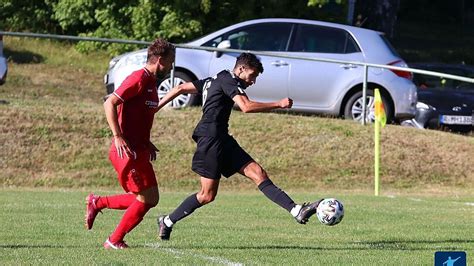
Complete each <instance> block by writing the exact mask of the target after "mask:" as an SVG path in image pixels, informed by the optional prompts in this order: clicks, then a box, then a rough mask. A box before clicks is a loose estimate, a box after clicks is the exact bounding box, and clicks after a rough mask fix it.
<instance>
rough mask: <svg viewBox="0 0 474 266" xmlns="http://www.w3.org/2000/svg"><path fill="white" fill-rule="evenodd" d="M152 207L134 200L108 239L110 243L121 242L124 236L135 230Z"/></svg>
mask: <svg viewBox="0 0 474 266" xmlns="http://www.w3.org/2000/svg"><path fill="white" fill-rule="evenodd" d="M152 207H154V206H153V205H149V204H145V203H143V202H141V201H138V200H135V201H134V202H133V203H132V204H131V205H130V207H128V208H127V210H126V211H125V213H124V215H123V217H122V220H120V223H119V224H118V225H117V228H115V231H114V232H113V233H112V235H111V236H110V237H109V240H110V242H112V243H117V242H119V241H122V240H123V238H124V237H125V234H127V233H129V232H130V231H132V230H133V228H135V226H137V225H138V224H139V223H140V222H141V221H142V220H143V217H144V216H145V214H146V213H147V212H148V210H149V209H151V208H152Z"/></svg>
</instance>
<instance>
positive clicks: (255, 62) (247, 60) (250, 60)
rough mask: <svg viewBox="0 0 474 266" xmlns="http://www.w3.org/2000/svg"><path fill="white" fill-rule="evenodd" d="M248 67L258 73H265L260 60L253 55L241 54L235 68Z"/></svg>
mask: <svg viewBox="0 0 474 266" xmlns="http://www.w3.org/2000/svg"><path fill="white" fill-rule="evenodd" d="M239 65H241V66H246V67H250V68H253V69H255V70H258V72H260V73H263V66H262V63H261V62H260V59H258V57H257V56H256V55H254V54H252V53H241V54H240V55H239V57H237V61H236V62H235V67H237V66H239Z"/></svg>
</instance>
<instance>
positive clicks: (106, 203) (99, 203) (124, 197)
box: [85, 193, 136, 230]
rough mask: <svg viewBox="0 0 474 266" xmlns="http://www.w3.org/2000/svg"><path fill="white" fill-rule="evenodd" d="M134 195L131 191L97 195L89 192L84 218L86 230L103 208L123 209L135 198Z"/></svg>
mask: <svg viewBox="0 0 474 266" xmlns="http://www.w3.org/2000/svg"><path fill="white" fill-rule="evenodd" d="M135 198H136V195H135V194H133V193H126V194H119V195H112V196H97V195H94V194H93V193H90V194H89V195H88V196H87V197H86V218H85V225H86V228H87V229H88V230H91V229H92V226H93V225H94V221H95V218H96V217H97V214H99V212H102V210H103V209H115V210H125V209H127V208H128V207H129V206H130V204H132V202H133V201H134V200H135Z"/></svg>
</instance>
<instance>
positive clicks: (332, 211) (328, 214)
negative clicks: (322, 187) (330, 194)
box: [316, 198, 344, 225]
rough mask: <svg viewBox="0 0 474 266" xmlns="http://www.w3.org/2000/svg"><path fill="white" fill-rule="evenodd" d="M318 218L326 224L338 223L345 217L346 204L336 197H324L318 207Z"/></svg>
mask: <svg viewBox="0 0 474 266" xmlns="http://www.w3.org/2000/svg"><path fill="white" fill-rule="evenodd" d="M316 216H318V220H319V221H320V222H321V223H322V224H325V225H336V224H338V223H340V222H341V221H342V218H343V217H344V206H343V205H342V203H341V202H340V201H338V200H337V199H335V198H327V199H323V200H322V201H321V202H320V203H319V205H318V207H317V208H316Z"/></svg>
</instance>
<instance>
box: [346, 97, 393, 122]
mask: <svg viewBox="0 0 474 266" xmlns="http://www.w3.org/2000/svg"><path fill="white" fill-rule="evenodd" d="M362 101H363V97H362V91H358V92H356V93H355V94H354V95H352V96H351V97H350V98H349V100H348V101H347V103H346V106H345V108H344V118H345V119H351V120H354V121H357V122H361V121H362V106H363V103H362ZM382 102H383V105H384V107H385V115H386V116H387V123H390V121H392V107H391V105H390V104H389V102H388V101H387V100H386V99H385V97H384V96H383V95H382ZM366 105H367V106H366V109H365V111H366V117H365V118H366V120H365V122H366V123H373V122H374V121H375V97H374V92H373V91H372V90H367V98H366Z"/></svg>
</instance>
